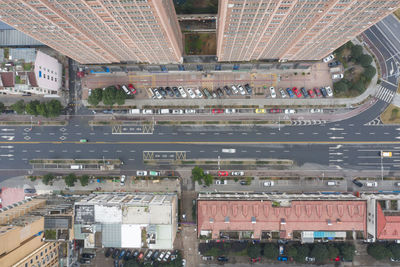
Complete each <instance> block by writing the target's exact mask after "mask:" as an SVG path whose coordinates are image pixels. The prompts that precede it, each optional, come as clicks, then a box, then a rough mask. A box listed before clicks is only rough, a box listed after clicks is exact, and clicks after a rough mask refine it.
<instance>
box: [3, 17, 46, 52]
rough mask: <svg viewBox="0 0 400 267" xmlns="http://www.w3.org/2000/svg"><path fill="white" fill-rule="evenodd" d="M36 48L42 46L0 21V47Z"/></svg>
mask: <svg viewBox="0 0 400 267" xmlns="http://www.w3.org/2000/svg"><path fill="white" fill-rule="evenodd" d="M36 46H43V44H42V43H41V42H39V41H36V40H35V39H33V38H32V37H30V36H28V35H26V34H24V33H22V32H20V31H18V30H16V29H14V28H13V27H10V26H9V25H7V24H5V23H3V22H1V21H0V47H36Z"/></svg>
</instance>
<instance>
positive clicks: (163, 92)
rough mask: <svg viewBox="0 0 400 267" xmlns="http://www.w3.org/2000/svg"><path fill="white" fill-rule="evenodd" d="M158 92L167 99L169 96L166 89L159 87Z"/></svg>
mask: <svg viewBox="0 0 400 267" xmlns="http://www.w3.org/2000/svg"><path fill="white" fill-rule="evenodd" d="M158 91H159V92H160V94H161V95H162V96H163V97H166V96H167V91H165V89H164V88H162V87H158Z"/></svg>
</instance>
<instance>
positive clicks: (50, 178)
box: [42, 173, 55, 185]
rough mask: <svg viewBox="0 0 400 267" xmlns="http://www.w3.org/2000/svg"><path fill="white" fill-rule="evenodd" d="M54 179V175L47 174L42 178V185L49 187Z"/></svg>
mask: <svg viewBox="0 0 400 267" xmlns="http://www.w3.org/2000/svg"><path fill="white" fill-rule="evenodd" d="M54 178H55V177H54V174H52V173H48V174H45V175H44V176H43V178H42V183H44V184H45V185H48V184H49V183H50V182H51V181H53V180H54Z"/></svg>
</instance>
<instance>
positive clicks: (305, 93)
mask: <svg viewBox="0 0 400 267" xmlns="http://www.w3.org/2000/svg"><path fill="white" fill-rule="evenodd" d="M300 91H301V92H302V93H303V95H304V97H308V92H307V90H306V88H304V87H301V89H300Z"/></svg>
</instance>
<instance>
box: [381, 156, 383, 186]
mask: <svg viewBox="0 0 400 267" xmlns="http://www.w3.org/2000/svg"><path fill="white" fill-rule="evenodd" d="M381 179H382V181H383V157H382V150H381Z"/></svg>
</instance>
